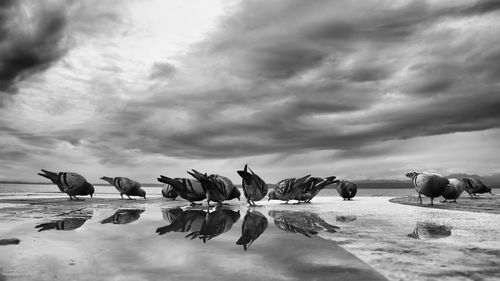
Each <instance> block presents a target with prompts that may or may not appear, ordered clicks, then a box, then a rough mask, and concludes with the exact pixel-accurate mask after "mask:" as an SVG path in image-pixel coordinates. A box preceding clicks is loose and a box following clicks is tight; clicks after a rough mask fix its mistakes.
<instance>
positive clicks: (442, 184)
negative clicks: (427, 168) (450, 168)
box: [405, 172, 449, 205]
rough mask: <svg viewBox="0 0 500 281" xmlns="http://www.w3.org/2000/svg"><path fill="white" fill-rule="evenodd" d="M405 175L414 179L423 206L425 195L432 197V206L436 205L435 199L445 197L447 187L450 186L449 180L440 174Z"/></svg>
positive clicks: (410, 173)
mask: <svg viewBox="0 0 500 281" xmlns="http://www.w3.org/2000/svg"><path fill="white" fill-rule="evenodd" d="M405 175H406V176H407V177H408V178H410V179H412V181H413V185H414V187H415V190H416V191H417V193H418V200H419V202H420V204H422V194H423V195H425V196H427V197H430V198H431V205H434V198H436V197H439V196H441V195H443V193H444V191H445V189H446V186H448V184H449V181H448V179H447V178H445V177H443V176H441V175H439V174H434V173H426V172H423V173H417V172H408V173H406V174H405Z"/></svg>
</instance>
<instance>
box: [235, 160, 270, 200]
mask: <svg viewBox="0 0 500 281" xmlns="http://www.w3.org/2000/svg"><path fill="white" fill-rule="evenodd" d="M237 173H238V175H240V177H241V178H242V183H241V185H242V187H243V194H244V195H245V197H246V198H247V203H248V205H250V206H256V204H255V201H259V200H261V199H262V198H264V197H265V196H266V195H267V191H268V189H269V188H268V186H267V184H266V183H265V182H264V181H263V180H262V179H261V178H260V177H259V176H258V175H257V174H255V173H254V172H253V171H252V170H251V169H250V167H248V165H245V168H243V170H240V171H237Z"/></svg>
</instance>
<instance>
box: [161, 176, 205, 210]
mask: <svg viewBox="0 0 500 281" xmlns="http://www.w3.org/2000/svg"><path fill="white" fill-rule="evenodd" d="M158 181H159V182H162V183H165V184H168V185H170V186H171V187H172V188H173V189H174V190H175V192H176V193H177V194H179V196H180V197H181V198H184V199H186V200H188V201H189V202H191V204H193V205H194V204H196V203H195V202H196V201H201V200H204V199H205V198H207V196H206V194H205V190H203V188H202V186H201V183H200V182H199V181H198V180H191V179H186V178H169V177H165V176H160V177H159V178H158Z"/></svg>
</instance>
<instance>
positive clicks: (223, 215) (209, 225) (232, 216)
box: [186, 207, 240, 243]
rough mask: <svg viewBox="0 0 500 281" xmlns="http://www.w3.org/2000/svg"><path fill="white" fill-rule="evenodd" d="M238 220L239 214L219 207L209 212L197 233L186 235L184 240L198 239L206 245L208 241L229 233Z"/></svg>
mask: <svg viewBox="0 0 500 281" xmlns="http://www.w3.org/2000/svg"><path fill="white" fill-rule="evenodd" d="M239 219H240V212H239V211H237V212H236V211H233V210H229V209H225V208H221V207H216V208H215V210H214V211H211V212H210V211H209V212H208V213H207V215H206V217H205V222H204V223H203V225H202V226H201V229H200V230H199V231H193V232H191V233H189V234H188V235H186V238H191V239H195V238H199V239H200V240H202V241H203V243H206V242H207V241H208V240H210V239H212V238H214V237H217V236H219V235H221V234H222V233H225V232H227V231H229V230H230V229H231V228H232V227H233V224H234V223H235V222H237V221H238V220H239Z"/></svg>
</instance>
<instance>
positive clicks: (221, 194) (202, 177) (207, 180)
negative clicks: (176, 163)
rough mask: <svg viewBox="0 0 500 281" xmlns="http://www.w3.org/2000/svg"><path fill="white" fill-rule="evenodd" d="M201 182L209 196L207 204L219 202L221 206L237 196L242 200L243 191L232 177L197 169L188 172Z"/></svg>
mask: <svg viewBox="0 0 500 281" xmlns="http://www.w3.org/2000/svg"><path fill="white" fill-rule="evenodd" d="M187 173H188V174H190V175H191V176H193V177H194V178H195V179H197V180H198V181H199V182H200V183H201V187H202V188H203V190H204V191H205V194H206V196H207V204H208V205H209V206H210V201H213V202H217V204H218V205H219V206H221V205H222V202H224V201H226V200H231V199H235V198H237V199H238V200H240V197H241V193H240V191H239V190H238V188H237V187H236V186H234V184H233V183H232V182H231V180H230V179H228V178H226V177H224V176H220V175H215V174H211V175H210V176H208V175H207V174H206V173H205V174H202V173H200V172H198V171H196V170H192V172H187Z"/></svg>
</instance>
